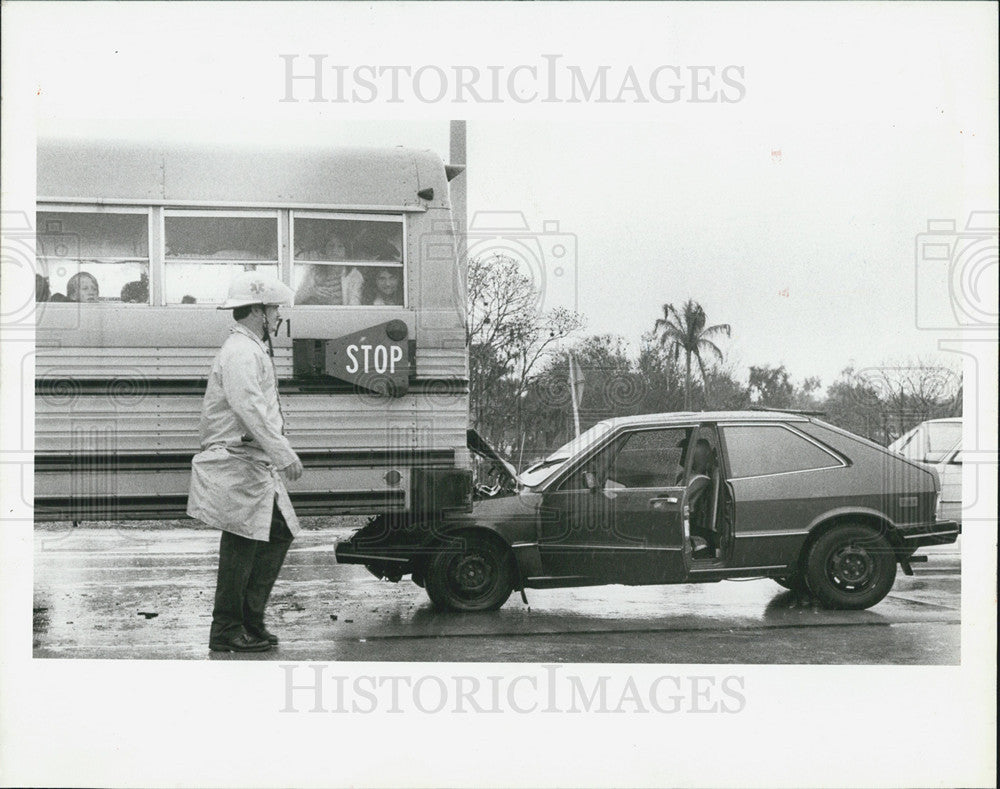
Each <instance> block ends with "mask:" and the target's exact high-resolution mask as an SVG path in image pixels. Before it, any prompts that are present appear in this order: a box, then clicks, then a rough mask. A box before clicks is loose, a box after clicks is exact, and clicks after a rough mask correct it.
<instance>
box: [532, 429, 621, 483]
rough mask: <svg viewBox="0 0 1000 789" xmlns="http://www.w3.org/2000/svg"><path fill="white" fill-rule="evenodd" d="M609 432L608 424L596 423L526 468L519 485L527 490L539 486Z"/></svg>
mask: <svg viewBox="0 0 1000 789" xmlns="http://www.w3.org/2000/svg"><path fill="white" fill-rule="evenodd" d="M610 432H611V425H610V424H609V423H607V422H598V423H597V424H596V425H594V426H593V427H592V428H590V429H589V430H585V431H583V432H582V433H580V435H578V436H577V437H576V438H574V439H573V440H571V441H568V442H566V443H565V444H563V445H562V446H561V447H559V449H557V450H556V451H555V452H553V453H552V454H551V455H549V456H548V457H546V458H545V459H544V460H539V461H538V462H537V463H533V464H532V465H530V466H528V468H526V469H525V470H524V471H523V472H521V474H520V475H519V479H520V480H521V484H523V485H527V486H528V487H529V488H530V487H534V486H535V485H540V484H541V483H542V482H544V481H545V480H547V479H548V478H549V477H551V476H552V475H553V474H555V473H556V472H557V471H558V470H559V469H560V468H561V467H562V465H563V464H564V463H565V462H566V461H567V460H569V459H570V458H571V457H573V456H574V455H576V454H578V453H580V452H582V451H583V450H585V449H586V448H587V447H589V446H591V445H592V444H595V443H597V442H598V441H600V440H601V439H602V438H603V437H604V436H606V435H607V434H608V433H610Z"/></svg>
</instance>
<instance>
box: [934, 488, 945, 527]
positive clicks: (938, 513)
mask: <svg viewBox="0 0 1000 789" xmlns="http://www.w3.org/2000/svg"><path fill="white" fill-rule="evenodd" d="M934 520H936V521H941V520H944V501H943V500H942V498H941V491H940V490H939V491H938V492H937V493H935V494H934Z"/></svg>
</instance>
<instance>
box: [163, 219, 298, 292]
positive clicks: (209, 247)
mask: <svg viewBox="0 0 1000 789" xmlns="http://www.w3.org/2000/svg"><path fill="white" fill-rule="evenodd" d="M163 226H164V258H165V266H164V295H165V298H166V303H167V304H195V303H199V304H218V303H220V302H221V301H222V299H223V294H225V292H226V288H227V287H228V285H229V282H230V281H231V280H232V278H233V275H234V274H235V273H236V271H237V270H241V269H242V270H245V271H249V270H254V269H256V270H260V271H265V272H267V273H269V274H273V275H274V276H278V217H277V214H276V213H273V212H268V213H266V214H261V213H256V214H255V213H251V212H247V213H244V214H239V215H236V214H224V215H223V214H220V213H217V212H209V211H201V212H196V211H167V212H166V213H165V215H164V219H163Z"/></svg>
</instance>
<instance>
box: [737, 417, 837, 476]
mask: <svg viewBox="0 0 1000 789" xmlns="http://www.w3.org/2000/svg"><path fill="white" fill-rule="evenodd" d="M723 436H724V437H725V442H726V452H727V454H728V456H729V471H730V473H729V476H730V477H731V478H738V477H758V476H764V475H766V474H787V473H789V472H792V471H808V470H810V469H819V468H832V467H835V466H840V465H843V464H842V463H841V461H840V459H839V458H837V457H836V456H835V455H833V454H832V453H830V452H827V451H826V450H824V449H822V448H821V447H819V446H817V445H816V444H814V443H813V442H812V441H810V440H809V439H807V438H805V437H803V436H801V435H799V434H798V433H795V432H793V431H791V430H789V429H788V428H786V427H782V426H780V425H733V426H731V427H725V428H723Z"/></svg>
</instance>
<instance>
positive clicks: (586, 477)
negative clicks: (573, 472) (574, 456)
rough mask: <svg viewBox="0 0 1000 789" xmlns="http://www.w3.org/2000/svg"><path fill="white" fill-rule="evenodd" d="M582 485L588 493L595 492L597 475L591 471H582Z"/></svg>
mask: <svg viewBox="0 0 1000 789" xmlns="http://www.w3.org/2000/svg"><path fill="white" fill-rule="evenodd" d="M583 484H584V485H586V486H587V490H589V491H595V490H597V475H596V474H595V473H594V472H593V471H584V472H583Z"/></svg>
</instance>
